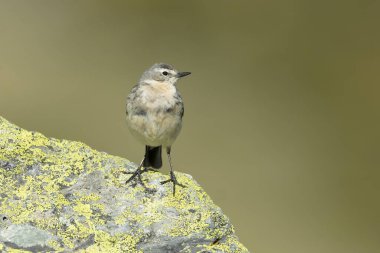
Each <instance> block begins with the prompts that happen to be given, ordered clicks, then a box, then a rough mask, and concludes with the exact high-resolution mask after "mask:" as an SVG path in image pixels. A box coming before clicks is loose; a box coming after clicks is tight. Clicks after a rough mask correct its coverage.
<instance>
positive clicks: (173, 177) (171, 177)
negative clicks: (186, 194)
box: [161, 147, 186, 196]
mask: <svg viewBox="0 0 380 253" xmlns="http://www.w3.org/2000/svg"><path fill="white" fill-rule="evenodd" d="M170 150H171V148H170V147H167V148H166V153H167V154H168V160H169V166H170V179H168V180H165V181H162V182H161V184H166V183H169V182H172V183H173V196H175V186H176V185H178V186H181V187H186V186H184V185H183V184H180V183H178V181H177V178H176V176H175V174H174V171H173V167H172V159H171V156H170Z"/></svg>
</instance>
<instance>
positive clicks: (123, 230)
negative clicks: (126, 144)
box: [0, 117, 248, 252]
mask: <svg viewBox="0 0 380 253" xmlns="http://www.w3.org/2000/svg"><path fill="white" fill-rule="evenodd" d="M134 169H136V166H135V165H134V164H133V163H131V162H129V161H128V160H126V159H123V158H120V157H115V156H111V155H108V154H106V153H104V152H98V151H96V150H93V149H91V148H90V147H88V146H87V145H85V144H83V143H80V142H75V141H67V140H57V139H54V138H47V137H45V136H43V135H42V134H39V133H35V132H30V131H26V130H23V129H21V128H19V127H17V126H15V125H13V124H11V123H9V122H8V121H6V120H5V119H3V118H1V117H0V186H1V187H0V215H1V216H0V217H5V218H4V220H3V221H0V251H1V252H33V251H36V250H37V251H55V252H194V250H195V249H196V251H197V252H202V251H203V252H248V251H247V250H246V249H245V248H244V246H243V245H241V244H240V243H239V242H238V240H237V238H236V236H235V235H234V230H233V226H232V225H231V223H230V222H229V220H228V218H227V217H226V216H225V215H224V214H223V213H222V211H221V210H220V208H219V207H217V206H216V205H214V203H213V202H212V200H211V199H210V197H209V196H208V195H207V194H206V193H205V192H204V190H203V189H202V188H201V187H200V186H199V185H198V184H197V183H196V182H195V181H194V180H193V179H192V177H191V176H189V175H186V174H182V173H179V172H176V175H177V178H178V180H179V181H180V182H181V183H183V184H185V185H186V188H179V189H178V190H177V193H176V195H175V196H173V194H172V188H171V187H172V186H171V185H170V184H167V185H161V184H160V182H161V181H163V180H165V179H167V176H166V175H163V174H161V173H158V172H149V173H144V175H143V179H144V181H145V182H146V184H147V185H148V186H149V187H150V188H153V189H155V190H156V192H154V193H149V192H146V191H145V190H144V188H143V187H141V186H140V185H134V184H133V183H131V184H129V185H126V184H125V181H126V179H127V178H128V175H126V174H125V173H122V172H124V171H126V170H128V171H132V170H134ZM10 226H12V228H15V229H18V228H22V226H28V228H30V229H31V231H34V230H35V231H41V232H39V233H40V234H43V235H45V234H46V235H51V236H50V237H48V238H47V239H46V240H45V241H44V243H43V244H42V243H41V244H39V245H33V246H30V247H29V246H28V247H29V248H28V247H27V246H25V247H23V246H20V244H22V243H21V242H20V241H17V240H19V239H20V238H17V240H16V239H14V238H13V237H12V238H13V239H12V238H11V237H5V236H3V237H2V236H1V235H2V233H5V232H4V231H9V230H7V229H9V227H10ZM37 234H38V233H37ZM16 237H17V236H16ZM27 237H28V236H27ZM27 237H26V238H27ZM44 238H45V237H44ZM29 239H30V238H29Z"/></svg>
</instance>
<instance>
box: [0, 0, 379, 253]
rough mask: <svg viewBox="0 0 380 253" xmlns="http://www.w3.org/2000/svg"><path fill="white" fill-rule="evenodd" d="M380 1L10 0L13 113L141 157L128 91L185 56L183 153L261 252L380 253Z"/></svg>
mask: <svg viewBox="0 0 380 253" xmlns="http://www.w3.org/2000/svg"><path fill="white" fill-rule="evenodd" d="M379 13H380V2H379V1H367V0H364V1H301V0H286V1H281V0H272V1H261V0H252V1H201V0H195V1H174V0H173V1H166V0H161V1H109V0H108V1H105V0H103V1H95V0H62V1H58V0H33V1H32V0H24V1H21V0H0V115H2V116H3V117H5V118H7V119H8V120H10V121H12V122H14V123H16V124H18V125H19V126H21V127H23V128H26V129H29V130H36V131H39V132H42V133H44V134H45V135H48V136H53V137H56V138H65V139H71V140H80V141H83V142H85V143H87V144H89V145H90V146H92V147H94V148H96V149H99V150H102V151H105V152H108V153H111V154H115V155H119V156H123V157H127V158H128V159H130V160H132V161H134V162H139V161H140V160H141V158H142V156H143V152H144V148H143V146H142V145H141V144H139V143H138V142H137V141H136V140H134V139H133V138H132V136H131V135H130V134H129V132H128V130H127V127H126V124H125V121H124V118H125V98H126V96H127V94H128V93H129V91H130V89H131V88H132V86H133V85H134V84H135V83H136V82H137V80H138V79H139V77H140V75H141V73H142V71H143V70H145V69H146V68H147V67H149V66H150V65H152V64H153V63H155V62H167V63H170V64H173V65H174V66H175V67H177V68H178V69H179V70H182V71H191V72H193V74H192V75H191V76H189V77H187V78H185V79H183V80H181V81H180V82H179V84H178V87H179V89H180V91H181V93H182V95H183V97H184V100H185V106H186V113H185V118H184V127H183V131H182V133H181V135H180V137H179V138H178V140H177V142H176V143H175V145H174V146H173V159H174V160H173V162H174V166H175V168H176V169H177V170H179V171H182V172H186V173H189V174H191V175H193V176H194V178H195V179H196V180H197V181H198V182H199V183H200V184H201V185H202V186H203V187H204V188H205V189H206V191H207V192H208V193H209V194H210V195H211V197H212V198H213V200H214V201H215V202H216V204H218V205H219V206H220V207H221V208H222V209H223V210H224V212H225V213H226V214H227V215H228V216H229V217H230V219H231V220H232V223H233V224H234V225H235V228H236V232H237V234H238V236H239V238H240V240H241V241H242V242H243V243H244V244H245V245H246V246H247V247H248V248H249V249H250V250H251V251H253V252H261V253H267V252H270V253H278V252H282V253H284V252H285V253H287V252H289V253H294V252H300V253H301V252H302V253H304V252H308V253H313V252H318V253H319V252H334V253H335V252H345V253H351V252H352V253H357V252H371V253H372V252H380V240H379V235H380V200H379V196H380V187H379V180H380V173H379V169H380V166H379V165H380V161H379V160H380V154H379V151H380V147H379V143H380V134H379V129H380V110H379V109H380V102H379V92H380V88H379V84H380V77H379V72H380V71H379V67H380V32H379V30H380V29H379V25H380V15H379ZM165 162H166V158H165ZM163 172H164V173H168V169H167V163H166V164H165V168H164V169H163Z"/></svg>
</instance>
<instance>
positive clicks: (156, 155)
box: [143, 146, 162, 169]
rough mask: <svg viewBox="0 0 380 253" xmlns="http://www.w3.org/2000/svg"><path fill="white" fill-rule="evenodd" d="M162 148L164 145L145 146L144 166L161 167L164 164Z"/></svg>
mask: <svg viewBox="0 0 380 253" xmlns="http://www.w3.org/2000/svg"><path fill="white" fill-rule="evenodd" d="M161 150H162V146H159V147H150V146H145V159H144V163H143V166H144V168H148V167H152V168H155V169H159V168H161V166H162V158H161Z"/></svg>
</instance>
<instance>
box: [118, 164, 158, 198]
mask: <svg viewBox="0 0 380 253" xmlns="http://www.w3.org/2000/svg"><path fill="white" fill-rule="evenodd" d="M147 171H155V170H153V169H149V168H143V169H141V168H137V170H135V171H134V172H129V171H123V172H122V173H124V174H132V176H130V177H129V178H128V179H127V181H125V184H128V183H129V182H131V181H132V180H136V183H135V184H134V186H136V185H137V184H140V185H141V186H142V187H143V188H144V189H145V191H147V192H149V193H154V192H156V190H155V189H152V188H149V187H147V186H146V185H145V183H144V182H143V181H142V178H141V174H142V173H144V172H147Z"/></svg>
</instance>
